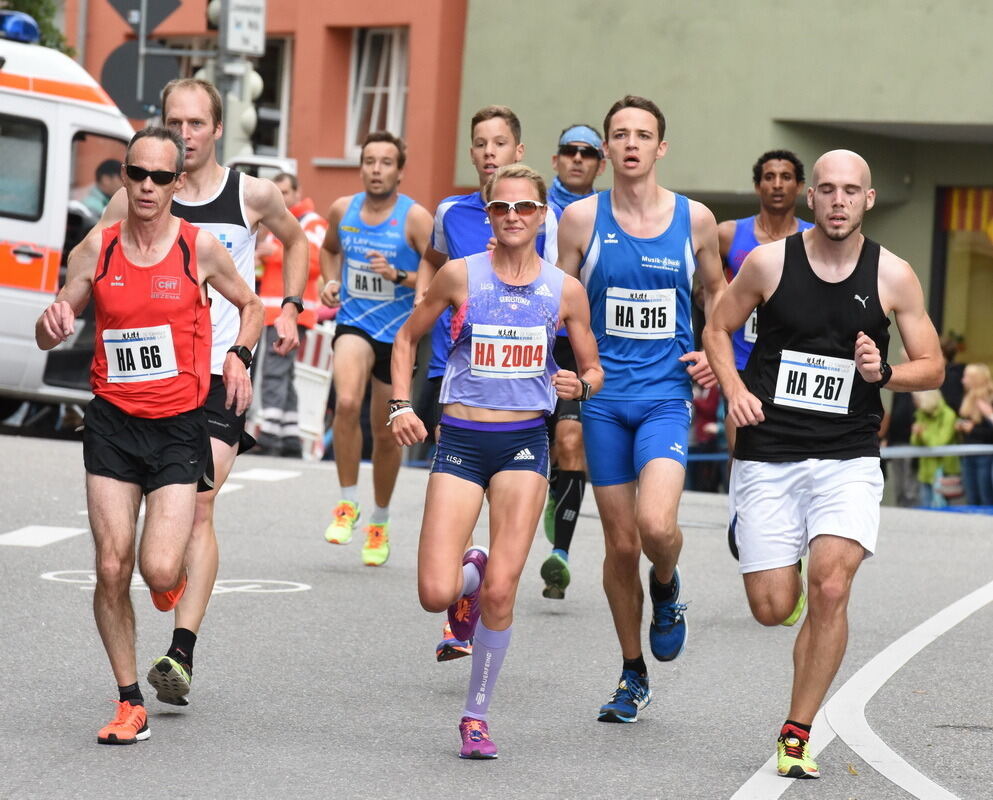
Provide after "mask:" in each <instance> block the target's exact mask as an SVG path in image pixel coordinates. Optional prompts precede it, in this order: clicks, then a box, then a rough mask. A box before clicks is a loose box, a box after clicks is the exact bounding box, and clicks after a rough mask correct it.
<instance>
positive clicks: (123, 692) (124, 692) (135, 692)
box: [117, 683, 145, 706]
mask: <svg viewBox="0 0 993 800" xmlns="http://www.w3.org/2000/svg"><path fill="white" fill-rule="evenodd" d="M117 691H118V694H120V696H121V702H122V703H130V704H131V705H133V706H143V705H145V698H144V697H142V696H141V689H139V688H138V684H137V683H132V684H131V685H130V686H118V687H117Z"/></svg>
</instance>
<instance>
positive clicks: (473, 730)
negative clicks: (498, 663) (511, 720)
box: [465, 719, 490, 742]
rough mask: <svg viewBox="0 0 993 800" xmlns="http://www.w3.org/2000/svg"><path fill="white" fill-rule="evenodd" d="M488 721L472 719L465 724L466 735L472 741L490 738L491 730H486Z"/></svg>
mask: <svg viewBox="0 0 993 800" xmlns="http://www.w3.org/2000/svg"><path fill="white" fill-rule="evenodd" d="M485 726H486V723H485V722H483V721H482V720H480V719H470V720H469V721H468V722H467V723H466V724H465V736H466V737H467V738H468V739H469V740H470V741H472V742H481V741H483V740H484V739H489V738H490V733H489V731H487V730H486V727H485Z"/></svg>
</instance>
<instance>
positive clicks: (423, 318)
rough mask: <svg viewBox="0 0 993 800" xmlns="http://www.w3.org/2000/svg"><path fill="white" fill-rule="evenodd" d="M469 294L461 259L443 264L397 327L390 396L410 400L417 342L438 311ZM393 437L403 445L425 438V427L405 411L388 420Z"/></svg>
mask: <svg viewBox="0 0 993 800" xmlns="http://www.w3.org/2000/svg"><path fill="white" fill-rule="evenodd" d="M467 293H468V272H467V269H466V265H465V260H464V259H461V258H460V259H456V260H455V261H449V262H448V263H447V264H445V265H444V266H443V267H442V268H441V269H440V270H438V274H437V275H436V276H435V278H434V280H433V281H431V285H430V286H428V289H427V293H426V294H425V295H424V299H423V300H422V301H421V302H420V303H419V304H418V305H416V306H414V310H413V312H412V313H411V315H410V316H409V317H407V321H406V322H405V323H403V325H401V326H400V330H399V331H397V335H396V338H395V339H394V340H393V359H392V362H391V364H390V374H391V381H392V385H393V396H394V397H395V398H397V399H400V400H409V399H410V391H411V376H412V373H413V371H414V356H415V354H416V351H417V343H418V342H419V341H420V340H421V337H422V336H424V334H426V333H427V332H428V331H430V330H431V328H432V326H433V325H434V323H435V322H436V321H437V319H438V317H440V316H441V313H442V312H443V311H444V310H445V309H446V308H448V307H449V306H455V307H456V308H458V307H459V306H461V305H462V303H464V302H465V299H466V294H467ZM390 429H391V430H392V432H393V438H394V439H396V441H397V443H398V444H400V445H401V446H402V445H411V444H415V443H416V442H422V441H424V438H425V437H426V436H427V429H426V428H425V427H424V423H423V422H421V420H420V419H418V417H417V415H416V414H414V413H412V412H407V413H404V414H401V415H399V416H397V417H395V418H394V419H393V420H392V421H391V426H390Z"/></svg>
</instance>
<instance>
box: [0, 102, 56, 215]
mask: <svg viewBox="0 0 993 800" xmlns="http://www.w3.org/2000/svg"><path fill="white" fill-rule="evenodd" d="M47 138H48V136H47V132H46V130H45V126H44V125H43V124H42V123H41V121H39V120H35V119H25V118H24V117H9V116H7V115H0V153H3V169H0V215H2V216H5V217H15V218H17V219H26V220H36V219H40V218H41V212H42V209H43V208H44V199H45V144H46V141H47Z"/></svg>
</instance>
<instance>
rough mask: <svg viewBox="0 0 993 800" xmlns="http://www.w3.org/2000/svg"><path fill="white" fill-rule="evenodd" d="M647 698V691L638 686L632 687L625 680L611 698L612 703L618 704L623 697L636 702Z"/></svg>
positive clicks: (618, 685)
mask: <svg viewBox="0 0 993 800" xmlns="http://www.w3.org/2000/svg"><path fill="white" fill-rule="evenodd" d="M644 696H645V691H644V690H643V689H642V688H641V687H640V686H639V685H637V684H635V685H634V686H632V685H631V684H630V682H629V681H628V680H627V679H626V678H625V679H624V680H622V681H621V682H620V683H619V684H617V688H616V689H614V694H613V696H612V697H611V698H610V702H612V703H616V702H617V701H618V700H619V699H621V698H622V697H623V698H625V699H628V698H629V699H631V700H634V701H638V700H640V699H641V698H642V697H644Z"/></svg>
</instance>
